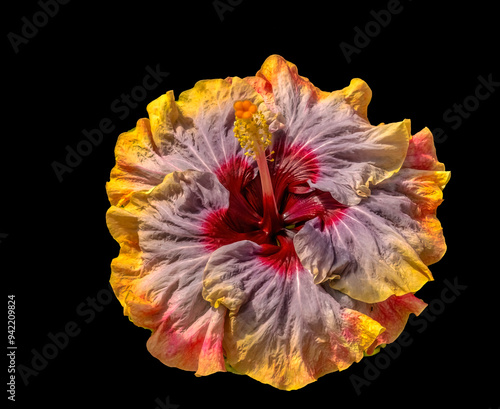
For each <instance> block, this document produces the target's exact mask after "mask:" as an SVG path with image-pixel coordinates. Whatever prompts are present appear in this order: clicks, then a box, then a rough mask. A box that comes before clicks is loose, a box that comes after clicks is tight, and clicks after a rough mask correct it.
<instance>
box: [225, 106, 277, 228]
mask: <svg viewBox="0 0 500 409" xmlns="http://www.w3.org/2000/svg"><path fill="white" fill-rule="evenodd" d="M234 110H235V117H236V120H235V122H234V136H235V137H236V138H237V139H238V141H239V142H240V146H241V147H242V148H243V149H244V150H245V151H246V152H245V155H246V156H251V157H252V158H254V159H255V161H256V162H257V166H258V167H259V175H260V180H261V184H262V196H263V197H262V199H263V204H264V219H263V230H264V231H267V232H268V233H271V232H272V231H274V230H275V228H276V227H277V225H278V224H279V219H280V216H279V213H278V210H277V206H276V199H275V197H274V190H273V186H272V182H271V175H270V174H269V167H268V165H267V162H268V161H269V162H272V161H273V160H274V159H271V158H270V156H271V155H272V154H273V153H274V151H272V152H271V153H270V154H269V155H266V153H265V152H266V149H267V148H268V146H269V145H270V144H271V133H270V132H269V126H268V125H267V122H266V119H265V118H264V115H263V114H262V112H259V111H258V108H257V105H255V104H253V103H252V102H251V101H249V100H245V101H236V102H235V103H234Z"/></svg>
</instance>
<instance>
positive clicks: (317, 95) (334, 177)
mask: <svg viewBox="0 0 500 409" xmlns="http://www.w3.org/2000/svg"><path fill="white" fill-rule="evenodd" d="M256 77H257V78H260V79H265V80H266V81H267V82H268V83H269V84H270V86H269V87H266V86H264V85H263V84H262V80H255V79H251V78H248V79H247V81H248V82H249V83H251V84H252V85H253V86H254V87H255V89H256V90H257V91H259V92H262V93H263V95H264V100H265V101H271V102H270V109H275V110H276V111H278V112H279V113H281V114H282V116H283V117H284V125H285V126H284V127H283V129H280V130H278V131H276V136H275V137H274V139H278V140H280V139H283V138H286V140H287V143H288V145H289V146H291V147H295V151H297V155H298V156H297V157H298V158H299V157H300V158H301V160H303V159H308V160H309V159H310V160H312V161H315V162H317V163H318V167H319V171H318V175H317V177H316V178H315V179H316V180H315V181H312V180H311V181H310V182H309V184H310V186H311V187H313V188H317V189H320V190H323V191H328V192H331V194H332V196H333V197H334V198H335V199H336V200H338V201H339V202H341V203H343V204H347V205H354V204H356V203H359V201H360V200H361V198H363V197H366V196H368V195H369V193H370V190H369V185H370V183H371V184H377V183H379V182H380V181H382V180H384V179H386V178H388V177H390V176H391V175H392V174H393V173H394V172H396V171H398V170H399V168H400V167H401V165H402V163H403V161H404V158H405V156H406V150H407V148H408V140H409V138H410V121H409V120H404V121H402V122H398V123H394V124H386V125H379V126H372V125H370V123H369V122H368V120H367V119H366V110H367V106H368V103H369V101H370V99H371V91H370V89H369V87H368V85H366V83H364V82H363V81H362V80H360V79H354V80H353V81H351V84H350V85H349V86H348V87H346V88H345V89H343V90H340V91H335V92H331V93H327V92H322V91H320V90H319V89H317V88H316V87H314V86H313V85H312V84H311V83H310V82H309V80H307V78H304V77H301V76H299V74H298V72H297V67H296V66H295V65H293V64H291V63H289V62H288V61H286V60H284V59H283V58H282V57H280V56H276V55H275V56H271V57H269V58H268V59H267V60H266V61H265V62H264V64H263V66H262V68H261V70H260V71H259V72H258V73H257V75H256ZM269 89H271V90H272V96H271V95H270V93H269V91H268V90H269ZM266 103H267V102H266ZM281 134H284V135H285V137H284V136H282V135H281ZM273 149H274V147H273Z"/></svg>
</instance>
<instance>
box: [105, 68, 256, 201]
mask: <svg viewBox="0 0 500 409" xmlns="http://www.w3.org/2000/svg"><path fill="white" fill-rule="evenodd" d="M238 99H250V100H252V101H253V102H255V103H260V101H262V98H261V97H260V96H259V94H257V93H256V92H255V90H254V89H253V88H252V87H251V86H250V85H249V84H248V82H246V81H244V80H242V79H240V78H237V77H234V78H232V79H231V80H230V81H226V80H222V79H215V80H204V81H199V82H197V83H196V85H195V86H194V88H193V89H190V90H188V91H184V92H183V93H181V94H180V96H179V100H178V102H176V101H175V100H174V95H173V92H172V91H169V92H167V93H166V94H165V95H162V96H161V97H159V98H158V99H156V100H155V101H153V102H151V103H150V104H149V105H148V107H147V109H148V113H149V119H141V120H139V121H138V123H137V127H136V128H135V129H133V130H132V131H129V132H125V133H123V134H121V135H120V137H119V138H118V141H117V144H116V148H115V156H116V166H115V167H114V168H113V170H112V171H111V178H110V181H109V182H108V184H107V190H108V196H109V198H110V201H111V203H112V204H118V203H120V204H123V203H126V202H127V200H128V198H129V196H130V194H131V193H132V192H135V191H139V190H148V189H150V188H152V187H153V186H156V185H157V184H158V183H160V182H161V181H162V180H163V177H164V176H165V175H167V174H168V173H171V172H174V171H183V170H187V169H194V170H198V171H202V172H216V171H217V170H218V169H220V168H221V167H222V166H223V165H224V163H226V162H227V161H229V160H230V159H232V158H234V157H239V156H243V153H244V152H243V150H242V149H241V147H240V146H239V143H238V140H237V139H236V138H235V137H234V134H233V127H234V125H233V123H234V109H233V103H234V101H235V100H238Z"/></svg>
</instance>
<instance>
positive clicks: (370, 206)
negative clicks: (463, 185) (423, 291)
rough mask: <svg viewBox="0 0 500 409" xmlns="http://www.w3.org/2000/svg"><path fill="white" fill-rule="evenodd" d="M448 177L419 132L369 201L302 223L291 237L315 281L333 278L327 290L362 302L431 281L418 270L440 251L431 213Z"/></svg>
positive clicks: (429, 140) (440, 236) (441, 245)
mask: <svg viewBox="0 0 500 409" xmlns="http://www.w3.org/2000/svg"><path fill="white" fill-rule="evenodd" d="M449 178H450V174H449V172H446V171H444V166H443V165H442V164H441V163H440V162H438V160H437V157H436V153H435V148H434V144H433V140H432V134H431V133H430V131H429V130H428V129H424V130H422V131H421V132H419V133H417V134H416V135H414V136H413V137H412V138H411V139H410V142H409V149H408V157H407V158H406V159H405V161H404V163H403V166H402V168H401V169H400V171H399V172H397V173H395V174H394V175H392V176H391V177H390V178H388V179H386V180H384V181H382V182H381V183H379V184H377V185H376V186H374V187H373V188H372V195H371V196H370V197H369V198H367V199H365V200H363V201H362V202H361V203H360V204H359V205H357V206H356V207H353V208H346V209H338V210H337V211H334V212H330V214H329V215H328V214H327V215H326V217H320V218H318V219H315V220H312V221H311V222H308V223H307V224H306V226H304V228H303V229H302V230H301V231H300V232H299V233H298V234H297V236H296V237H295V239H294V240H295V244H296V246H297V247H296V250H297V253H298V255H299V257H300V259H301V261H302V263H303V264H304V266H305V267H306V268H308V269H309V270H310V271H311V273H312V274H313V275H314V277H315V282H317V283H320V282H324V281H326V280H330V279H334V281H332V282H330V285H332V286H333V288H336V289H338V290H340V291H343V292H345V293H346V294H349V295H350V296H351V297H353V298H356V299H358V300H362V301H365V302H379V301H383V300H385V299H386V298H387V297H389V296H390V295H393V294H395V295H403V294H405V293H406V292H415V291H417V290H418V289H419V288H420V287H421V286H422V285H423V284H424V283H425V282H426V281H427V280H428V279H429V280H430V279H432V276H431V274H430V272H429V270H428V269H427V268H426V267H425V265H430V264H432V263H435V262H436V261H438V260H440V259H441V257H442V256H443V255H444V253H445V251H446V244H445V240H444V236H443V232H442V228H441V225H440V223H439V221H438V220H437V218H436V209H437V207H438V206H439V204H440V203H441V202H442V200H443V194H442V190H443V188H444V187H445V185H446V183H447V182H448V180H449ZM309 243H314V246H312V245H310V244H309ZM349 277H350V278H349ZM363 289H364V290H363Z"/></svg>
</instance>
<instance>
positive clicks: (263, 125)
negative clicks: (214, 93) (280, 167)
mask: <svg viewBox="0 0 500 409" xmlns="http://www.w3.org/2000/svg"><path fill="white" fill-rule="evenodd" d="M234 108H235V117H236V120H235V121H234V136H235V137H236V138H237V139H238V141H239V142H240V146H241V147H242V148H243V149H244V150H245V151H246V152H245V155H247V156H251V157H252V158H254V159H256V158H255V155H256V153H257V152H258V151H260V152H264V151H265V150H266V149H267V147H268V146H269V145H270V144H271V133H270V132H269V126H268V125H267V122H266V120H265V118H264V115H263V114H262V112H258V111H257V106H256V105H254V104H252V103H251V102H250V101H248V100H246V101H236V102H235V104H234ZM259 147H260V149H259ZM272 153H274V151H273V152H271V154H272ZM270 161H271V162H272V161H273V159H270Z"/></svg>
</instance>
